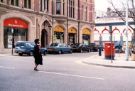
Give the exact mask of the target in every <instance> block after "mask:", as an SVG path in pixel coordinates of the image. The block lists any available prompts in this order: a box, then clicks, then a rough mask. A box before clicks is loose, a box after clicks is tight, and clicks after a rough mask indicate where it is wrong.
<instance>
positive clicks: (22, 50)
mask: <svg viewBox="0 0 135 91" xmlns="http://www.w3.org/2000/svg"><path fill="white" fill-rule="evenodd" d="M34 45H35V43H34V42H30V41H18V42H17V43H16V45H15V53H17V54H18V55H20V56H22V55H23V54H27V55H29V56H30V55H33V50H34ZM40 52H41V53H42V54H43V55H46V53H47V49H46V48H40Z"/></svg>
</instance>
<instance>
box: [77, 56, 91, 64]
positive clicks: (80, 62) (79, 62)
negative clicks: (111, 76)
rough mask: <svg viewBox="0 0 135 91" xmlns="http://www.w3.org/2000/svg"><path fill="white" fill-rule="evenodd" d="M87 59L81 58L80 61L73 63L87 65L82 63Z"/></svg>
mask: <svg viewBox="0 0 135 91" xmlns="http://www.w3.org/2000/svg"><path fill="white" fill-rule="evenodd" d="M89 58H90V57H87V58H82V59H79V60H76V61H75V63H77V64H81V65H87V64H85V63H83V62H82V61H84V60H88V59H89Z"/></svg>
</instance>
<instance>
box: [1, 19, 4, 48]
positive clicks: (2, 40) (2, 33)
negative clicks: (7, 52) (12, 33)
mask: <svg viewBox="0 0 135 91" xmlns="http://www.w3.org/2000/svg"><path fill="white" fill-rule="evenodd" d="M3 42H4V27H3V21H2V23H1V24H0V49H3V48H4V43H3Z"/></svg>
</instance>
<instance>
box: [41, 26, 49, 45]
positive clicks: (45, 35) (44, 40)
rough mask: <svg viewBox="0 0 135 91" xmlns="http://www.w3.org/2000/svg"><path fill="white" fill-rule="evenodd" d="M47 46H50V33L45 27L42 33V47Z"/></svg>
mask: <svg viewBox="0 0 135 91" xmlns="http://www.w3.org/2000/svg"><path fill="white" fill-rule="evenodd" d="M47 46H48V33H47V31H46V30H45V29H43V30H42V33H41V47H47Z"/></svg>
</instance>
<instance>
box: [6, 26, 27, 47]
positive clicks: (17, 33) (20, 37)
mask: <svg viewBox="0 0 135 91" xmlns="http://www.w3.org/2000/svg"><path fill="white" fill-rule="evenodd" d="M13 30H14V32H13V33H12V28H11V27H4V47H5V48H11V47H12V37H13V36H14V44H15V43H16V42H17V41H26V40H27V31H28V29H21V28H13Z"/></svg>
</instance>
